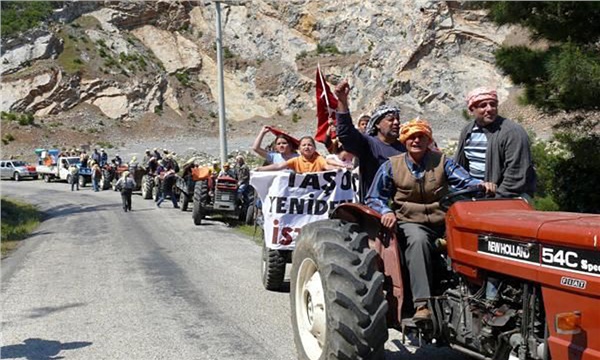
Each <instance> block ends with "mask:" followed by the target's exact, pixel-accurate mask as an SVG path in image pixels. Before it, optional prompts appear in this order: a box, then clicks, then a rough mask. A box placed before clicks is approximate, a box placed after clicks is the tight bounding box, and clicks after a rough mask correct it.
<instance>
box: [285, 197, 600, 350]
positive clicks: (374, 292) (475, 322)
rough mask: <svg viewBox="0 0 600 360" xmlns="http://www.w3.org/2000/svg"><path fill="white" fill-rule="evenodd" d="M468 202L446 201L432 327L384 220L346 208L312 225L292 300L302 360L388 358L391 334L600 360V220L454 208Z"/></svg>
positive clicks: (478, 203) (496, 202) (475, 205)
mask: <svg viewBox="0 0 600 360" xmlns="http://www.w3.org/2000/svg"><path fill="white" fill-rule="evenodd" d="M461 195H464V192H457V193H455V194H452V195H449V196H448V197H447V198H446V199H445V200H444V204H445V206H446V207H449V210H448V212H447V214H446V239H442V240H441V241H440V242H439V243H440V244H441V245H443V244H447V246H446V248H447V255H446V254H445V251H440V257H439V259H440V264H439V265H441V266H439V267H438V270H437V271H436V274H438V275H439V279H438V281H436V283H437V285H436V294H435V296H432V297H431V298H429V299H427V301H428V305H429V309H430V310H431V311H432V318H431V321H429V320H428V321H419V322H416V323H415V322H413V321H412V315H413V312H414V309H413V307H412V306H411V305H410V302H411V300H412V299H411V298H410V296H405V295H407V293H408V292H409V291H410V287H409V286H407V285H406V284H405V282H406V281H408V280H406V270H404V268H403V266H402V252H401V251H400V250H399V246H398V244H399V240H398V239H397V237H396V234H395V233H391V232H389V231H386V230H385V229H384V228H383V227H381V226H380V215H379V214H378V213H376V212H374V211H373V210H371V209H370V208H368V207H366V206H364V205H359V204H343V205H340V206H339V207H338V208H336V210H335V211H334V213H333V215H332V216H331V218H330V219H328V220H324V221H319V222H315V223H311V224H309V225H307V226H305V227H303V228H302V233H301V234H300V235H299V237H298V239H297V244H296V249H295V251H294V256H293V264H292V272H291V296H290V298H291V312H292V325H293V329H294V340H295V343H296V347H297V350H298V357H299V358H300V359H311V360H316V359H383V358H384V343H385V342H386V340H387V338H388V328H396V329H398V330H400V331H402V333H403V334H404V335H407V336H408V337H409V338H412V339H421V341H422V342H432V343H433V342H434V343H435V344H436V345H445V346H449V347H452V348H454V349H457V350H459V351H462V352H463V353H465V354H467V355H469V356H472V357H475V358H478V359H490V360H500V359H502V360H528V359H544V360H547V359H557V360H567V359H582V360H583V359H588V360H591V359H600V311H598V307H599V306H600V215H592V214H577V213H566V212H540V211H534V210H533V209H532V208H531V207H530V205H528V204H527V203H526V202H525V201H523V200H521V199H477V200H475V199H471V201H458V202H456V203H454V204H453V205H452V203H453V202H454V201H455V200H456V199H458V197H459V196H461ZM467 195H471V196H472V194H467ZM450 205H451V206H450ZM403 271H404V272H403Z"/></svg>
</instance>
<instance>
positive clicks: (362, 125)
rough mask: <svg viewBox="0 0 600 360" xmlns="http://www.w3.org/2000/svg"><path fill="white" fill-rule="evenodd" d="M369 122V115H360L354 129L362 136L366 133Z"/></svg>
mask: <svg viewBox="0 0 600 360" xmlns="http://www.w3.org/2000/svg"><path fill="white" fill-rule="evenodd" d="M369 120H371V115H369V114H361V115H360V117H359V118H358V121H357V122H356V128H357V129H358V131H360V132H361V133H363V134H364V133H366V132H367V125H368V124H369Z"/></svg>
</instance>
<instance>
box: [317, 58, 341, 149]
mask: <svg viewBox="0 0 600 360" xmlns="http://www.w3.org/2000/svg"><path fill="white" fill-rule="evenodd" d="M337 104H338V100H337V98H336V97H335V95H333V93H332V92H331V89H330V88H329V84H327V82H326V81H325V78H324V77H323V74H322V73H321V66H320V65H317V134H316V135H315V140H317V141H318V142H321V143H325V137H326V135H327V129H328V128H329V119H333V124H334V125H335V124H336V121H335V109H336V108H337ZM335 136H336V135H335V130H334V131H333V132H332V133H331V139H332V140H333V139H334V138H335Z"/></svg>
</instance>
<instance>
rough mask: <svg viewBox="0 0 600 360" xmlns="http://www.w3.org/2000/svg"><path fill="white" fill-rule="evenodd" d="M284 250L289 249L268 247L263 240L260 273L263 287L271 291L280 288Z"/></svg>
mask: <svg viewBox="0 0 600 360" xmlns="http://www.w3.org/2000/svg"><path fill="white" fill-rule="evenodd" d="M286 251H289V250H274V249H269V248H268V247H267V245H266V244H265V242H264V241H263V249H262V265H261V273H262V283H263V286H264V287H265V289H267V290H271V291H279V290H281V289H282V287H283V279H284V277H285V265H286V264H287V255H286Z"/></svg>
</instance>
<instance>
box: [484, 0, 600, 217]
mask: <svg viewBox="0 0 600 360" xmlns="http://www.w3.org/2000/svg"><path fill="white" fill-rule="evenodd" d="M481 5H482V6H483V7H486V8H488V9H489V10H490V13H489V15H490V17H491V18H492V19H493V21H495V22H496V23H498V24H500V25H503V24H519V25H521V26H524V27H526V28H528V29H529V30H530V31H531V32H532V34H533V38H534V39H545V40H546V42H547V43H548V46H547V47H546V48H545V49H542V50H540V49H531V48H528V47H525V46H515V47H501V48H500V49H499V50H498V51H497V52H496V54H495V56H496V62H497V66H498V67H500V68H501V69H502V70H503V71H505V72H506V74H507V75H508V76H510V78H511V79H512V81H513V82H514V83H515V84H518V85H521V86H523V87H524V89H525V94H524V99H523V100H525V102H526V103H529V104H533V105H535V106H536V107H538V108H540V109H543V110H546V111H556V110H566V111H581V110H584V111H586V110H598V109H600V2H594V1H591V2H583V1H582V2H579V1H570V2H561V1H556V2H554V1H552V2H551V1H532V2H516V1H507V2H484V3H481ZM583 114H584V115H581V113H580V114H579V115H578V116H576V117H575V118H576V119H578V120H577V121H578V122H579V123H580V124H583V123H584V122H588V123H591V124H592V127H593V126H596V125H597V124H598V123H599V122H600V119H590V118H587V117H586V116H585V113H583ZM555 138H556V139H557V140H558V141H559V142H561V143H562V146H563V148H564V149H565V152H566V153H567V154H568V156H562V155H554V154H553V153H552V152H548V151H545V152H543V151H537V153H538V156H540V157H541V158H539V159H538V160H539V161H537V165H538V166H540V165H541V166H544V168H543V169H538V176H539V175H543V176H544V179H543V182H542V183H540V185H543V186H540V187H539V189H540V190H541V191H542V192H543V193H542V194H541V195H542V196H550V197H551V198H552V200H553V201H555V202H556V204H558V206H559V207H560V209H561V210H566V211H580V212H593V213H600V205H599V204H600V198H599V195H598V191H597V184H598V182H599V181H600V146H599V145H598V141H600V135H598V134H586V133H582V132H575V131H572V132H562V133H557V134H555ZM535 150H536V149H535V148H534V154H535V152H536V151H535ZM537 150H540V149H537ZM540 170H541V171H540ZM538 183H539V181H538ZM544 200H547V198H546V199H544Z"/></svg>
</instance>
